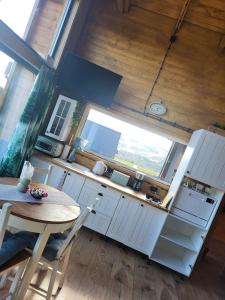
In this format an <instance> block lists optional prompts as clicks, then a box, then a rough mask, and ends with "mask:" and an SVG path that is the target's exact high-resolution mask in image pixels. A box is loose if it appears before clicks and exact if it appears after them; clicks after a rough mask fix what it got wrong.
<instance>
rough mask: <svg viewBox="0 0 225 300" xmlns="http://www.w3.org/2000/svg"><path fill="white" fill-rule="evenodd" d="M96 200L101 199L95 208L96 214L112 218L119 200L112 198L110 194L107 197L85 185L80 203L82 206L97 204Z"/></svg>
mask: <svg viewBox="0 0 225 300" xmlns="http://www.w3.org/2000/svg"><path fill="white" fill-rule="evenodd" d="M96 198H98V199H99V202H97V204H96V205H95V208H94V209H95V210H96V212H99V213H102V214H104V215H106V216H109V217H112V216H113V214H114V212H115V209H116V207H117V205H118V202H119V198H112V197H111V195H108V193H107V194H106V195H105V193H103V192H99V191H98V190H96V189H93V188H91V187H87V186H86V185H84V187H83V189H82V191H81V193H80V196H79V199H78V203H79V204H80V205H82V206H88V205H91V204H93V203H95V202H96Z"/></svg>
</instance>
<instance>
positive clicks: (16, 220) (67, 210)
mask: <svg viewBox="0 0 225 300" xmlns="http://www.w3.org/2000/svg"><path fill="white" fill-rule="evenodd" d="M17 182H18V179H16V178H0V184H7V185H9V184H11V185H16V184H17ZM35 186H38V187H40V188H43V189H44V190H45V191H46V192H47V193H49V192H50V191H57V196H58V197H60V198H61V199H62V202H63V196H64V197H65V193H63V192H61V191H58V190H56V189H54V188H52V187H50V186H47V185H44V184H39V183H35ZM66 197H69V196H68V195H66ZM70 199H71V200H73V199H72V198H70ZM15 200H16V199H15ZM73 201H74V200H73ZM5 202H10V203H12V209H11V214H10V218H9V226H11V227H14V228H17V229H19V230H26V231H31V232H35V233H39V237H38V239H37V242H36V244H35V247H34V249H33V252H32V257H31V259H30V261H29V263H28V266H27V269H26V272H25V274H24V276H23V279H22V283H21V286H20V289H19V293H18V297H17V299H18V300H19V299H21V300H22V299H23V298H24V297H25V294H26V291H27V289H28V287H29V284H30V281H31V279H32V276H33V274H34V272H35V269H36V268H37V265H38V262H39V260H40V257H41V255H42V252H43V250H44V248H45V245H46V243H47V241H48V238H49V235H50V234H52V233H57V232H62V231H65V230H67V229H68V228H70V227H71V226H72V225H73V223H74V221H75V220H76V219H77V218H78V216H79V215H80V207H79V205H78V204H76V202H75V201H74V205H64V204H53V203H51V204H50V203H43V204H42V203H41V204H39V203H37V204H35V203H25V202H16V201H4V199H1V196H0V207H2V205H3V204H4V203H5Z"/></svg>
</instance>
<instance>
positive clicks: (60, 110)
mask: <svg viewBox="0 0 225 300" xmlns="http://www.w3.org/2000/svg"><path fill="white" fill-rule="evenodd" d="M76 106H77V101H76V100H74V99H71V98H68V97H65V96H63V95H59V97H58V100H57V102H56V105H55V108H54V110H53V113H52V116H51V119H50V121H49V124H48V127H47V130H46V132H45V134H46V135H48V136H50V137H52V138H54V139H56V140H59V141H66V139H67V137H68V134H69V132H70V130H71V122H72V117H73V113H74V111H75V108H76Z"/></svg>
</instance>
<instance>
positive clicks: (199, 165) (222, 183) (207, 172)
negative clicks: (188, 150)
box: [186, 130, 225, 190]
mask: <svg viewBox="0 0 225 300" xmlns="http://www.w3.org/2000/svg"><path fill="white" fill-rule="evenodd" d="M186 176H188V177H191V178H193V179H196V180H198V181H201V182H203V183H206V184H209V185H211V186H213V187H215V188H218V189H222V190H225V138H224V137H223V136H220V135H217V134H215V133H212V132H209V131H206V130H201V131H200V134H199V138H198V141H197V144H196V146H195V148H194V152H193V155H192V157H191V160H190V162H189V164H188V167H187V171H186Z"/></svg>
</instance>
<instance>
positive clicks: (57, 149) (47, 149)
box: [34, 135, 64, 157]
mask: <svg viewBox="0 0 225 300" xmlns="http://www.w3.org/2000/svg"><path fill="white" fill-rule="evenodd" d="M63 146H64V145H63V144H62V143H60V142H57V141H54V140H52V139H50V138H47V137H45V136H42V135H39V136H38V139H37V142H36V144H35V147H34V148H35V149H36V150H39V151H41V152H44V153H46V154H48V155H51V156H53V157H59V156H60V155H61V154H62V151H63Z"/></svg>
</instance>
